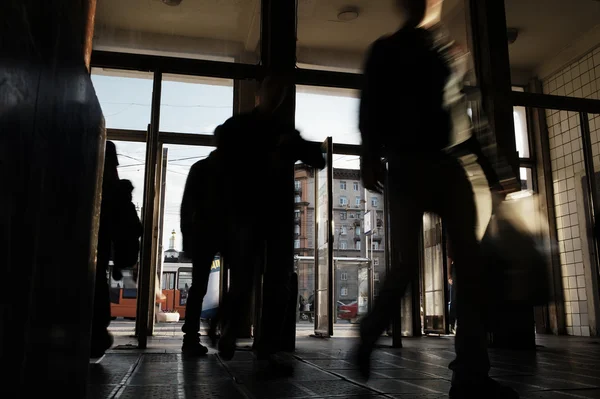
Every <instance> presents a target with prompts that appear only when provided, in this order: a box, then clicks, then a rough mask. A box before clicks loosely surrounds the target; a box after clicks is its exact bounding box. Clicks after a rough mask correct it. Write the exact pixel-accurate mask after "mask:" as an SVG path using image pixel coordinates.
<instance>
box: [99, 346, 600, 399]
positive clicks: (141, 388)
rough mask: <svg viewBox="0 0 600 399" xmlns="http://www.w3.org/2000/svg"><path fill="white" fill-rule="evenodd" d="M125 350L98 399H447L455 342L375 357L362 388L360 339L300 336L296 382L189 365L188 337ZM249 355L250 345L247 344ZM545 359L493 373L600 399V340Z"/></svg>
mask: <svg viewBox="0 0 600 399" xmlns="http://www.w3.org/2000/svg"><path fill="white" fill-rule="evenodd" d="M130 341H131V338H128V337H126V336H121V337H118V339H117V346H116V347H115V348H114V349H112V350H111V351H110V352H109V353H107V355H106V356H105V357H104V358H103V359H102V360H101V361H100V362H99V363H98V364H91V365H90V390H89V397H92V398H268V399H271V398H273V399H275V398H332V397H337V398H403V399H413V398H445V397H447V393H448V390H449V388H450V376H451V374H450V372H449V370H448V369H447V364H448V362H449V361H450V360H451V359H452V357H453V350H452V344H453V339H452V338H449V337H425V338H418V339H417V338H415V339H405V341H404V346H405V347H404V348H403V349H391V348H390V347H389V346H387V347H386V346H385V345H390V344H391V341H390V339H389V338H384V339H382V341H381V344H382V345H384V347H382V348H381V349H379V350H378V351H377V352H376V353H375V355H374V362H373V368H374V372H373V375H372V378H371V379H370V380H369V381H368V382H366V383H362V382H360V381H358V380H357V371H356V367H355V366H354V364H352V363H351V362H350V361H349V358H350V350H351V349H352V346H353V344H354V343H355V342H356V341H355V338H332V339H329V340H323V339H318V338H310V337H308V336H303V335H301V336H299V337H298V339H297V351H296V353H295V354H293V356H292V361H293V363H294V364H295V366H296V367H295V373H294V376H293V377H291V378H285V379H277V380H264V379H258V378H257V375H256V373H255V369H254V368H253V362H252V359H251V355H250V352H248V351H239V352H238V353H237V354H236V356H235V357H234V359H233V360H232V361H230V362H222V361H221V360H220V359H219V357H218V356H217V355H216V354H215V353H214V351H212V350H211V352H210V354H209V355H208V356H207V357H205V358H201V359H196V360H188V359H187V358H186V359H183V358H182V357H181V355H180V353H179V347H180V345H181V337H179V336H173V337H169V336H163V337H158V338H153V339H152V340H151V341H150V344H149V346H150V349H148V350H145V351H139V350H137V349H133V348H134V346H128V345H127V344H128V343H131V342H130ZM240 344H241V345H240V346H241V347H242V349H245V348H246V347H247V346H248V345H249V342H241V343H240ZM538 344H539V345H540V347H539V349H538V352H537V353H535V354H532V353H523V352H507V351H496V350H491V351H490V353H491V358H492V364H493V366H494V367H493V369H492V372H491V374H492V375H493V376H494V377H495V378H496V379H498V380H499V381H501V382H503V383H505V384H507V385H510V386H512V387H514V388H515V389H517V390H518V391H519V392H520V393H521V395H522V398H524V399H528V398H529V399H533V398H544V399H549V398H600V341H597V340H594V339H590V338H587V339H582V338H573V337H539V338H538Z"/></svg>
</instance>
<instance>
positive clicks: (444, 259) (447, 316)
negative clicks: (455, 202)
mask: <svg viewBox="0 0 600 399" xmlns="http://www.w3.org/2000/svg"><path fill="white" fill-rule="evenodd" d="M440 229H441V234H442V268H443V271H442V275H443V276H444V283H443V284H442V285H443V287H444V292H443V293H442V294H443V297H444V330H445V331H444V332H445V333H446V334H450V324H448V320H450V309H448V299H450V300H452V298H448V277H449V276H448V241H447V237H446V229H445V228H444V220H443V219H442V220H441V221H440ZM452 283H453V284H454V281H453V282H452Z"/></svg>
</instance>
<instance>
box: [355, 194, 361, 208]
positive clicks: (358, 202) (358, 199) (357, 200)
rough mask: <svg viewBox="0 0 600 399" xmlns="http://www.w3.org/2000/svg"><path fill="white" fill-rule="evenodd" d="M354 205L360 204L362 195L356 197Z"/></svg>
mask: <svg viewBox="0 0 600 399" xmlns="http://www.w3.org/2000/svg"><path fill="white" fill-rule="evenodd" d="M354 205H356V207H357V208H358V207H359V206H360V197H356V198H355V200H354Z"/></svg>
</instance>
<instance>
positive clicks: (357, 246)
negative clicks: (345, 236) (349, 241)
mask: <svg viewBox="0 0 600 399" xmlns="http://www.w3.org/2000/svg"><path fill="white" fill-rule="evenodd" d="M355 245H356V247H355V248H356V250H357V251H360V240H359V241H356V244H355Z"/></svg>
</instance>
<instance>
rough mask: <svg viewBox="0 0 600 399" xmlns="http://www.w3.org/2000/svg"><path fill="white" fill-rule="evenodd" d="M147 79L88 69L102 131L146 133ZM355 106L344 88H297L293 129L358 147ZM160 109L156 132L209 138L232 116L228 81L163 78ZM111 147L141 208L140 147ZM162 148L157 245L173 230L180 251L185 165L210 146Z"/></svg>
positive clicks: (347, 162)
mask: <svg viewBox="0 0 600 399" xmlns="http://www.w3.org/2000/svg"><path fill="white" fill-rule="evenodd" d="M138 76H140V75H138ZM141 76H143V75H141ZM147 76H148V78H143V77H122V76H110V75H101V74H96V73H94V71H92V82H93V84H94V88H95V90H96V94H97V96H98V99H99V101H100V105H101V106H102V111H103V113H104V117H105V120H106V127H107V128H114V129H133V130H144V131H145V130H146V129H147V126H148V123H150V105H151V101H152V79H151V75H147ZM213 82H214V81H213ZM218 83H222V84H218ZM358 104H359V100H358V98H357V97H356V94H355V92H353V91H350V90H346V91H344V90H336V91H335V92H333V95H328V94H323V92H322V91H319V92H318V93H314V92H313V93H311V92H310V91H309V90H308V88H305V87H299V88H298V93H297V95H296V128H297V129H298V130H299V131H300V133H301V134H302V136H303V137H304V138H305V139H307V140H312V141H324V140H325V139H326V138H327V137H328V136H332V137H333V142H334V143H344V144H359V143H360V133H359V131H358ZM160 111H161V112H160V130H161V131H164V132H177V133H189V134H212V133H213V132H214V129H215V128H216V127H217V126H218V125H219V124H221V123H223V122H225V121H226V120H227V118H229V117H231V116H232V114H233V83H232V81H231V80H229V81H227V80H223V81H222V82H214V83H213V84H204V83H203V84H201V83H191V82H182V81H170V80H163V86H162V94H161V110H160ZM115 145H116V147H117V154H118V157H119V164H120V165H119V176H120V177H121V179H128V180H131V182H132V183H133V185H134V192H133V202H134V203H135V204H136V205H138V206H139V207H140V208H141V206H142V199H143V195H144V162H145V158H146V144H145V143H134V142H123V141H115ZM164 148H166V149H167V150H168V154H167V159H168V165H167V176H166V193H165V211H164V229H163V239H162V244H163V250H166V249H168V248H169V238H170V237H171V232H172V231H175V233H176V239H175V249H177V250H181V232H180V230H179V207H180V205H181V198H182V195H183V190H184V187H185V181H186V178H187V175H188V172H189V169H190V167H191V166H192V165H193V164H194V163H195V162H197V161H198V160H200V159H202V158H204V157H206V156H207V155H208V154H209V153H210V151H211V150H212V148H210V147H197V146H182V145H171V144H169V145H164ZM334 148H335V147H334ZM334 167H336V168H350V169H358V167H359V162H358V157H355V156H345V155H334ZM242 195H245V194H242Z"/></svg>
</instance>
